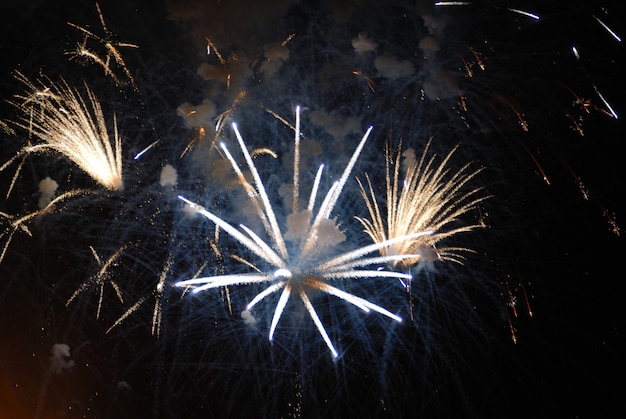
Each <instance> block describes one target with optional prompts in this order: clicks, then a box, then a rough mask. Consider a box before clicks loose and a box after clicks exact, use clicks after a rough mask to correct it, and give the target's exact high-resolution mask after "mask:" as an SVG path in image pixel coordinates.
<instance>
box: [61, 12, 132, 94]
mask: <svg viewBox="0 0 626 419" xmlns="http://www.w3.org/2000/svg"><path fill="white" fill-rule="evenodd" d="M96 9H97V11H98V18H99V19H100V24H101V25H102V30H103V31H104V37H101V36H98V35H96V34H94V33H93V32H91V31H89V30H87V29H85V28H83V27H81V26H78V25H76V24H74V23H71V22H67V24H68V25H70V26H71V27H73V28H76V29H78V30H79V31H81V32H82V33H83V34H84V38H83V42H82V43H79V44H77V45H76V49H75V50H74V51H71V52H67V53H66V54H67V55H71V56H72V57H71V58H78V57H81V58H84V59H87V60H91V61H93V62H95V63H96V64H98V65H99V66H100V67H102V69H103V70H104V74H106V75H107V76H109V77H111V78H112V79H113V81H114V82H115V84H116V85H118V86H120V85H121V82H120V79H119V77H117V75H116V74H115V73H114V72H113V70H111V57H113V60H114V61H115V62H116V63H117V65H118V66H119V67H120V68H121V69H122V71H123V72H124V75H125V76H126V78H127V79H128V82H129V83H130V85H131V86H132V87H133V89H134V90H135V92H137V93H139V89H138V87H137V85H136V84H135V79H134V78H133V76H132V74H131V73H130V70H129V69H128V67H127V66H126V63H125V62H124V59H123V58H122V55H121V54H120V52H119V51H118V48H120V47H127V48H139V47H138V46H137V45H134V44H128V43H125V42H119V41H116V40H115V39H114V35H113V33H112V32H111V31H109V29H108V28H107V25H106V23H105V21H104V16H103V15H102V11H101V10H100V5H99V4H98V3H96ZM89 38H91V39H95V40H96V41H99V42H100V43H101V44H102V45H103V46H104V48H105V49H106V57H105V58H104V59H102V58H101V57H100V56H98V55H97V54H96V53H95V52H93V51H91V50H89V49H87V40H88V39H89Z"/></svg>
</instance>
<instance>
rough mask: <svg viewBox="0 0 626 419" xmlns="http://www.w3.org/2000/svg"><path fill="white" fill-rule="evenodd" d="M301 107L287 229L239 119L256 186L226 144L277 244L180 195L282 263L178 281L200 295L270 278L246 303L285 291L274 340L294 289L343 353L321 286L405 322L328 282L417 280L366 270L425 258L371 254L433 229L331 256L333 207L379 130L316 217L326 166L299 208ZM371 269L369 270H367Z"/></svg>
mask: <svg viewBox="0 0 626 419" xmlns="http://www.w3.org/2000/svg"><path fill="white" fill-rule="evenodd" d="M299 112H300V108H299V107H298V108H296V127H295V130H294V131H295V148H296V150H295V153H294V172H293V173H294V178H293V181H294V185H293V186H294V203H293V206H292V213H291V215H289V216H288V217H287V231H286V232H284V231H283V230H281V228H280V226H279V225H278V221H277V219H276V216H275V213H274V209H273V207H272V204H271V202H270V200H269V197H268V195H267V192H266V190H265V186H264V184H263V181H262V180H261V178H260V175H259V173H258V170H257V168H256V167H255V165H254V162H253V161H252V159H251V158H250V154H249V153H248V151H247V146H246V143H245V141H244V140H243V138H242V136H241V134H240V133H239V131H238V129H237V125H236V124H233V130H234V132H235V136H236V137H237V141H238V143H239V146H240V149H241V152H242V154H243V155H244V158H245V160H246V163H247V165H248V169H249V170H250V172H251V173H252V176H253V178H254V182H255V185H254V186H253V185H251V184H250V183H248V182H247V181H246V180H245V177H244V176H243V174H242V172H241V169H240V168H239V166H238V165H237V163H236V161H235V159H234V157H233V156H232V154H230V152H228V148H227V147H226V146H225V145H224V144H222V149H223V150H224V153H225V154H226V156H227V158H228V159H229V160H230V162H231V164H232V167H233V170H234V171H235V172H236V173H237V175H238V177H239V178H240V180H241V181H242V182H241V183H242V186H243V187H244V189H245V190H246V191H247V196H248V197H249V199H250V200H251V201H252V203H253V204H254V208H255V209H256V214H257V216H258V218H259V219H260V220H262V221H263V225H264V227H265V230H266V233H267V235H268V236H269V238H270V243H268V242H267V241H265V240H264V239H263V238H261V237H259V235H257V234H256V233H255V232H254V231H252V230H251V229H249V228H248V227H246V226H245V225H240V226H239V227H240V229H237V228H235V227H233V226H232V225H231V224H229V223H228V222H227V221H225V220H224V219H222V218H221V217H219V216H217V215H215V214H213V213H211V212H210V211H208V210H206V209H205V208H203V207H201V206H200V205H198V204H195V203H194V202H192V201H190V200H188V199H187V198H185V197H183V196H179V199H180V200H182V201H183V202H185V203H186V204H188V205H189V206H191V207H192V208H193V209H195V210H196V211H197V212H198V213H199V214H201V215H203V216H204V217H206V218H208V219H209V220H211V221H212V222H213V223H214V224H215V225H216V226H217V227H219V228H220V229H222V230H223V231H225V232H226V233H227V234H229V235H230V236H231V237H232V238H233V239H235V240H236V241H238V242H239V243H240V244H241V245H243V246H244V247H245V248H247V250H249V251H251V252H252V253H254V254H255V255H257V256H258V257H260V258H261V259H263V260H264V261H265V262H267V263H268V264H270V265H272V266H273V267H274V269H273V270H271V271H267V272H257V273H244V274H230V275H219V276H209V277H201V278H193V279H189V280H184V281H179V282H177V283H176V284H175V285H176V286H179V287H188V286H194V287H195V288H194V290H193V292H194V293H197V292H200V291H204V290H208V289H213V288H219V287H226V286H231V285H244V284H268V287H267V288H265V290H263V291H262V292H260V293H259V294H257V295H256V296H255V297H254V298H253V299H252V301H250V303H249V304H248V306H247V307H246V310H247V311H250V310H252V309H253V308H254V307H255V306H256V304H258V303H259V302H260V301H262V300H263V299H265V298H266V297H267V296H269V295H271V294H273V293H275V292H277V291H279V290H282V293H281V295H280V297H279V299H278V302H277V304H276V307H275V309H274V315H273V318H272V321H271V326H270V331H269V339H270V340H272V339H273V336H274V332H275V330H276V328H277V326H278V323H279V321H280V319H281V316H282V314H283V311H284V309H285V307H286V305H287V302H288V301H289V299H290V297H291V296H292V294H295V295H297V296H298V297H299V298H300V300H301V302H302V303H303V304H304V307H305V308H306V310H307V312H308V314H309V316H310V317H311V319H312V320H313V322H314V324H315V326H316V327H317V330H318V332H319V333H320V335H321V337H322V339H323V340H324V342H325V343H326V345H327V346H328V348H329V350H330V351H331V354H332V356H333V358H336V357H337V356H338V352H337V350H336V349H335V347H334V345H333V343H332V341H331V339H330V337H329V336H328V333H327V331H326V328H325V327H324V325H323V323H322V321H321V320H320V318H319V316H318V314H317V312H316V310H315V308H314V306H313V304H312V302H311V300H310V294H311V292H312V291H321V292H324V293H326V294H329V295H333V296H335V297H338V298H340V299H342V300H344V301H346V302H348V303H350V304H352V305H354V306H356V307H358V308H360V309H362V310H363V311H366V312H368V311H370V310H373V311H376V312H378V313H381V314H383V315H385V316H387V317H389V318H391V319H393V320H396V321H401V320H402V319H401V318H400V317H399V316H397V315H395V314H393V313H392V312H390V311H388V310H386V309H384V308H383V307H380V306H378V305H376V304H374V303H372V302H370V301H367V300H366V299H364V298H361V297H358V296H356V295H353V294H351V293H348V292H346V291H343V290H341V289H338V288H336V287H334V286H331V285H330V284H329V283H328V282H329V281H330V280H335V279H374V278H379V279H380V278H395V279H401V280H409V279H410V278H411V276H410V275H408V274H404V273H398V272H393V271H385V270H380V269H374V270H371V269H366V267H368V266H371V265H378V266H380V265H381V264H389V263H391V262H392V261H399V260H403V259H416V258H419V255H417V254H403V255H396V254H394V255H383V256H380V257H367V255H369V254H370V253H373V252H381V251H382V249H384V248H385V247H390V246H394V245H398V244H401V243H403V242H405V241H411V240H416V239H417V238H418V237H421V236H428V235H430V234H431V233H432V232H431V231H419V232H415V231H414V232H412V233H411V234H406V235H402V236H398V237H393V238H391V239H389V240H383V241H381V242H378V243H374V244H371V245H368V246H364V247H360V248H357V249H354V250H351V251H348V252H345V253H342V254H340V255H338V256H334V257H331V258H330V259H328V258H326V256H324V255H325V252H327V251H328V250H330V249H332V248H333V247H334V246H335V245H336V244H338V243H340V242H342V241H344V240H345V235H343V233H341V232H339V230H338V229H337V226H336V224H335V222H334V221H332V220H331V219H330V217H331V214H332V212H333V208H334V206H335V204H336V203H337V201H338V199H339V197H340V195H341V192H342V190H343V188H344V186H345V184H346V182H347V180H348V178H349V176H350V173H351V172H352V169H353V167H354V165H355V163H356V161H357V160H358V158H359V155H360V153H361V151H362V149H363V146H364V145H365V143H366V141H367V138H368V137H369V135H370V133H371V130H372V128H371V127H370V128H369V129H368V130H367V131H366V133H365V134H364V135H363V137H362V139H361V141H360V142H359V144H358V146H357V148H356V150H355V151H354V153H353V154H352V157H351V158H350V160H349V162H348V164H347V165H346V167H345V168H344V171H343V173H342V175H341V177H340V178H339V180H338V181H336V182H335V183H334V184H333V185H332V187H331V188H330V189H329V190H328V192H327V194H326V196H325V198H324V199H323V200H322V203H321V204H320V206H319V208H318V209H317V213H316V214H315V216H314V212H313V210H314V209H315V197H316V196H317V193H318V188H319V179H320V177H321V173H322V168H320V169H318V171H317V174H316V177H315V181H314V184H313V188H312V190H311V195H310V198H309V203H308V206H307V209H306V210H304V211H298V205H297V200H296V198H297V197H299V193H300V192H299V189H300V179H299V176H300V168H299V164H300V161H299V144H300V142H299V136H300V129H299V128H300V124H299V121H300V117H299ZM287 239H288V240H290V241H292V240H294V241H298V242H299V244H298V245H294V246H293V247H290V249H287V246H286V244H285V241H286V240H287ZM363 268H365V269H363Z"/></svg>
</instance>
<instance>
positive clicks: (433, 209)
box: [357, 141, 488, 268]
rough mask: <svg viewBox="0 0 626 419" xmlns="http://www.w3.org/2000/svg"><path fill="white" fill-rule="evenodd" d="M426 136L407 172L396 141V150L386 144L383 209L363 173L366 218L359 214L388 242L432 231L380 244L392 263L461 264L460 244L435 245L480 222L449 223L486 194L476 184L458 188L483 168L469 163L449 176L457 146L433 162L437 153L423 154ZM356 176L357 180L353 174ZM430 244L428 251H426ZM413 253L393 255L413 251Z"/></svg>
mask: <svg viewBox="0 0 626 419" xmlns="http://www.w3.org/2000/svg"><path fill="white" fill-rule="evenodd" d="M429 146H430V141H429V142H428V144H427V145H426V147H425V148H424V151H423V153H422V156H421V158H420V160H415V159H413V160H412V161H409V164H408V167H407V170H406V175H405V176H404V178H401V174H400V167H401V161H400V158H401V153H400V146H398V150H397V151H396V153H395V156H394V154H393V152H392V151H391V150H390V147H388V148H387V158H386V173H385V179H386V206H387V207H386V213H385V212H384V211H383V210H382V209H381V206H380V205H379V203H378V199H377V198H376V194H375V192H374V187H373V184H372V181H371V180H370V177H369V176H368V175H367V174H366V181H367V185H364V184H363V183H362V182H361V181H360V180H359V186H360V189H361V196H362V197H363V200H364V201H365V204H366V206H367V209H368V212H369V215H370V218H369V219H365V218H361V217H357V220H358V221H359V222H360V223H361V224H362V225H363V227H364V229H365V232H366V233H367V234H368V235H369V236H370V238H371V239H372V240H373V241H374V243H388V242H390V241H392V240H394V239H395V238H397V237H402V236H404V235H406V234H413V233H415V232H420V231H431V232H432V234H429V235H419V236H416V237H414V238H412V239H406V240H401V241H397V242H395V243H394V244H392V245H385V246H381V247H380V253H381V255H383V256H384V257H386V258H389V261H390V262H391V263H392V266H394V267H395V266H396V265H398V266H400V267H403V268H408V267H409V266H411V265H414V264H416V263H421V264H422V266H423V264H424V263H432V262H433V261H434V260H450V261H454V262H458V263H461V261H462V258H461V256H460V255H459V252H460V251H468V250H469V249H464V248H446V247H444V248H441V249H437V248H436V247H435V245H436V244H437V243H438V242H440V241H442V240H443V239H446V238H449V237H451V236H454V235H456V234H459V233H462V232H467V231H471V230H473V229H475V228H477V227H479V226H480V224H470V225H463V226H457V227H452V228H450V229H448V228H447V227H448V226H450V225H451V224H452V223H454V222H456V221H457V220H458V219H459V217H461V216H462V215H463V214H465V213H467V212H468V211H470V210H471V209H472V208H474V207H475V206H476V204H478V203H479V202H481V201H483V200H485V199H487V198H488V197H486V196H479V195H478V194H479V192H480V190H481V189H480V188H478V189H472V190H470V191H469V192H466V193H461V190H462V188H463V187H464V186H465V185H466V184H467V183H468V182H469V181H470V180H471V179H472V178H474V177H475V176H476V175H478V173H480V172H481V171H482V169H480V168H479V169H476V170H473V171H472V170H470V169H469V168H470V164H469V163H468V164H466V165H464V166H463V167H462V168H461V169H460V170H459V171H457V172H456V173H454V174H452V175H450V171H449V169H448V168H447V164H448V162H449V161H450V158H451V157H452V155H453V154H454V152H455V151H456V149H457V148H458V146H457V147H455V148H453V149H452V150H451V151H450V152H449V153H448V154H447V155H446V156H445V158H444V159H443V160H442V162H441V163H440V164H439V166H436V165H435V158H436V154H435V155H433V156H431V157H430V158H427V154H428V148H429ZM357 180H358V179H357ZM429 249H430V250H429ZM411 254H413V255H414V256H413V257H399V258H397V259H394V257H398V256H405V255H411Z"/></svg>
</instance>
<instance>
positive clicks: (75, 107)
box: [12, 73, 124, 190]
mask: <svg viewBox="0 0 626 419" xmlns="http://www.w3.org/2000/svg"><path fill="white" fill-rule="evenodd" d="M16 77H17V78H18V79H19V80H20V81H22V82H23V83H24V84H25V85H26V86H27V87H28V88H29V89H30V92H29V93H27V94H26V96H17V98H18V99H21V100H22V102H21V103H19V102H12V104H13V105H14V106H15V107H17V108H18V109H20V110H22V111H23V112H24V115H22V116H21V117H20V120H19V121H18V122H16V125H18V126H20V127H21V128H24V129H26V130H28V131H29V133H30V134H32V135H34V136H35V137H37V138H38V139H39V140H40V141H41V143H39V144H35V145H28V146H26V147H24V149H23V151H24V152H26V153H33V152H46V151H55V152H58V153H60V154H62V155H64V156H65V157H67V158H68V159H70V160H71V161H72V162H74V163H75V164H76V165H77V166H78V167H80V168H81V169H82V170H83V171H85V172H86V173H87V174H88V175H89V176H91V177H92V179H94V180H95V181H96V182H98V183H99V184H101V185H102V186H104V187H105V188H107V189H109V190H121V189H123V187H124V184H123V181H122V142H121V139H120V137H119V135H118V132H117V122H116V118H115V115H114V116H113V129H114V136H113V141H111V140H110V139H109V134H108V132H107V127H106V123H105V120H104V114H103V112H102V108H101V107H100V102H99V101H98V98H97V97H96V95H95V94H94V93H93V92H92V91H91V90H90V89H89V87H88V86H87V84H85V92H86V96H87V100H85V99H84V98H83V97H82V96H81V94H80V93H79V92H78V90H77V89H76V88H72V87H70V86H69V85H68V84H67V82H66V81H65V80H63V79H61V82H60V83H58V84H55V83H53V82H52V81H51V80H49V79H46V81H47V83H48V84H49V85H46V84H45V83H44V81H42V80H38V83H39V87H38V86H36V85H35V84H34V83H32V82H30V81H29V80H28V79H27V78H26V77H25V76H24V75H22V74H21V73H17V74H16Z"/></svg>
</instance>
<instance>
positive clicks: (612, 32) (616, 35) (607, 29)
mask: <svg viewBox="0 0 626 419" xmlns="http://www.w3.org/2000/svg"><path fill="white" fill-rule="evenodd" d="M593 18H594V19H595V20H596V21H597V22H598V23H599V24H600V25H601V26H602V27H603V28H604V29H605V30H606V31H607V32H608V33H609V34H610V35H611V36H612V37H613V38H615V40H616V41H617V42H622V38H620V37H619V35H618V34H617V33H615V32H614V31H613V30H612V29H611V28H609V27H608V25H607V24H606V23H604V22H603V21H601V20H600V18H599V17H597V16H595V15H594V16H593Z"/></svg>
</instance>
